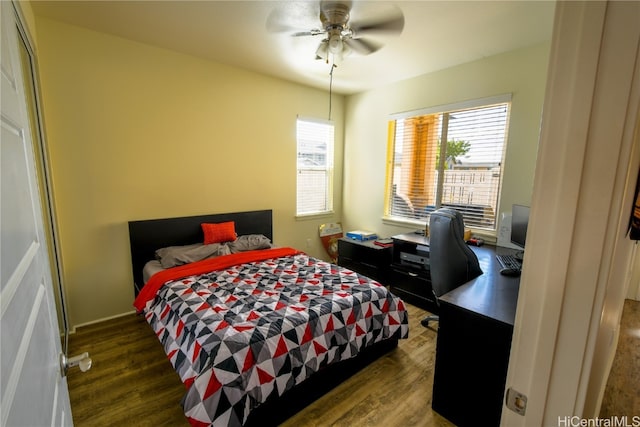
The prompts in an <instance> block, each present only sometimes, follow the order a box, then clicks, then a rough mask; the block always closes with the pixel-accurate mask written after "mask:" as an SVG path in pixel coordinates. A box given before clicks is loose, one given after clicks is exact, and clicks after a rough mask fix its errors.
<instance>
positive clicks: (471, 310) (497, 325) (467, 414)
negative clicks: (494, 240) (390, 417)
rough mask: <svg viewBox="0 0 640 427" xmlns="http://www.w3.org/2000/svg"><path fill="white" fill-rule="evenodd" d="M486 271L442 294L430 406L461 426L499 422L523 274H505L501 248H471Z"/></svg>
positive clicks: (495, 423)
mask: <svg viewBox="0 0 640 427" xmlns="http://www.w3.org/2000/svg"><path fill="white" fill-rule="evenodd" d="M472 249H473V251H474V252H475V253H476V255H477V256H478V260H479V262H480V267H481V268H482V271H483V274H482V275H480V276H478V277H476V278H475V279H473V280H472V281H470V282H469V283H466V284H464V285H462V286H460V287H458V288H456V289H454V290H453V291H451V292H449V293H447V294H445V295H443V296H442V297H440V299H439V301H440V313H439V317H440V321H439V325H438V344H437V349H436V367H435V373H434V381H433V401H432V408H433V409H434V410H435V411H436V412H438V413H439V414H440V415H442V416H444V417H445V418H447V419H448V420H450V421H451V422H453V423H454V424H456V425H457V426H458V427H464V426H477V425H483V426H493V425H495V426H498V425H499V424H500V415H501V412H502V404H503V400H504V399H503V395H504V388H505V382H506V378H507V368H508V365H509V352H510V350H511V337H512V335H513V324H514V320H515V314H516V303H517V299H518V289H519V287H520V278H519V277H508V276H502V275H501V274H500V273H499V271H500V268H501V267H500V264H499V263H498V261H497V260H496V257H495V255H496V252H498V253H514V252H515V251H514V250H511V249H508V248H500V247H498V248H496V247H493V246H482V247H479V248H478V247H473V248H472Z"/></svg>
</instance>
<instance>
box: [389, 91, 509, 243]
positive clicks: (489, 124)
mask: <svg viewBox="0 0 640 427" xmlns="http://www.w3.org/2000/svg"><path fill="white" fill-rule="evenodd" d="M510 100H511V97H510V96H509V95H505V96H500V97H495V98H490V99H484V100H477V101H469V102H464V103H460V104H455V105H449V106H440V107H435V108H428V109H423V110H419V111H413V112H408V113H402V114H398V115H394V116H392V120H390V121H389V132H388V139H389V141H388V151H387V153H388V154H387V157H388V159H387V184H386V185H387V188H386V200H385V217H386V218H388V219H395V220H400V221H402V220H408V221H419V222H425V221H428V218H429V214H430V213H431V212H433V211H434V210H435V209H438V208H440V207H443V206H446V207H453V208H455V209H457V210H459V211H461V212H462V214H463V216H464V219H465V224H466V225H468V226H469V227H473V228H479V229H486V230H495V229H496V215H497V210H498V201H499V200H500V189H501V179H502V169H503V162H504V152H505V148H506V142H507V127H508V121H509V108H510ZM441 153H443V154H442V155H441Z"/></svg>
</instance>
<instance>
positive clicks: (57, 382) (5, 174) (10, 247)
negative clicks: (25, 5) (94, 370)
mask: <svg viewBox="0 0 640 427" xmlns="http://www.w3.org/2000/svg"><path fill="white" fill-rule="evenodd" d="M0 8H1V9H0V32H1V36H2V45H1V50H0V53H1V58H0V79H1V84H2V86H1V93H2V97H1V115H0V127H1V132H2V133H1V136H0V194H1V196H0V305H1V311H0V327H1V331H0V352H1V353H0V392H1V393H0V394H1V396H2V403H1V405H2V406H1V407H0V414H1V415H0V417H1V418H0V425H3V426H20V425H24V426H66V425H69V426H71V425H73V421H72V417H71V406H70V403H69V393H68V389H67V382H66V378H65V376H64V372H63V370H62V368H61V366H60V355H61V354H62V349H61V342H60V335H59V331H60V329H59V327H58V318H57V314H56V305H55V293H54V288H53V279H52V274H51V268H50V265H49V255H48V254H49V251H48V248H47V240H46V235H45V226H44V221H43V215H42V209H41V206H40V199H39V189H38V177H37V173H36V169H35V168H36V165H35V155H34V151H33V144H32V134H31V130H30V127H29V117H28V113H27V111H28V110H27V102H26V95H25V90H24V88H25V86H24V81H23V80H24V79H23V70H22V68H21V67H22V65H21V61H20V53H19V48H18V46H19V43H20V39H19V35H18V30H17V28H18V27H17V24H18V21H17V15H16V12H15V10H14V5H13V3H12V2H7V1H2V2H0Z"/></svg>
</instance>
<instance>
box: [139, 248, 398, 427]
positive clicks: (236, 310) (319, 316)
mask: <svg viewBox="0 0 640 427" xmlns="http://www.w3.org/2000/svg"><path fill="white" fill-rule="evenodd" d="M143 311H144V313H145V317H146V319H147V321H148V322H149V324H150V325H151V327H152V328H153V330H154V331H155V332H156V334H157V336H158V338H159V339H160V341H161V343H162V345H163V346H164V349H165V352H166V353H167V356H168V357H169V360H170V361H171V363H172V364H173V366H174V368H175V370H176V371H177V372H178V374H179V375H180V378H181V379H182V381H183V383H184V384H185V385H186V387H187V392H186V394H185V397H184V399H183V402H182V404H183V407H184V411H185V415H186V416H187V418H188V420H189V422H190V423H191V424H192V425H194V426H200V425H213V426H239V425H242V424H243V423H244V422H245V421H246V419H247V417H248V416H249V413H250V412H251V410H253V409H255V408H256V407H257V406H258V405H260V404H261V403H263V402H264V401H265V400H266V399H267V398H268V397H269V396H272V395H276V396H279V395H282V393H284V392H285V391H287V390H289V389H290V388H292V387H293V386H294V385H296V384H299V383H301V382H302V381H304V380H305V379H306V378H308V377H309V376H310V375H312V374H313V373H314V372H317V371H318V369H320V368H322V367H323V366H326V365H328V364H330V363H333V362H337V361H340V360H345V359H348V358H351V357H354V356H356V355H357V354H358V353H359V352H360V351H361V350H362V349H364V348H365V347H367V346H370V345H372V344H374V343H377V342H380V341H383V340H386V339H390V338H396V339H398V338H407V336H408V331H409V326H408V317H407V312H406V310H405V307H404V304H403V302H402V300H401V299H399V298H397V297H395V296H394V295H392V294H391V293H389V291H388V290H387V289H386V288H385V287H384V286H382V285H380V284H379V283H377V282H376V281H374V280H372V279H369V278H367V277H364V276H361V275H359V274H357V273H355V272H353V271H351V270H348V269H345V268H343V267H339V266H336V265H333V264H330V263H327V262H325V261H322V260H319V259H316V258H312V257H309V256H308V255H305V254H302V253H296V254H293V255H289V256H282V257H278V258H271V259H266V260H261V261H255V262H249V263H243V264H240V265H234V266H230V267H227V268H224V269H222V270H219V271H213V272H210V273H205V274H199V275H192V276H188V277H183V278H180V279H177V280H171V281H169V282H167V283H165V284H164V285H163V286H162V287H161V288H160V289H159V290H158V292H157V295H156V296H155V298H154V299H152V300H150V301H148V302H147V303H146V306H145V308H144V310H143Z"/></svg>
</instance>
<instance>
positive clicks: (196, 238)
mask: <svg viewBox="0 0 640 427" xmlns="http://www.w3.org/2000/svg"><path fill="white" fill-rule="evenodd" d="M272 220H273V218H272V211H271V210H270V209H268V210H260V211H248V212H234V213H221V214H211V215H197V216H188V217H180V218H164V219H150V220H143V221H129V243H130V245H131V266H132V269H133V287H134V291H135V295H138V292H139V291H140V289H141V288H142V286H143V285H144V283H143V280H142V269H143V268H144V265H145V264H146V263H147V262H148V261H150V260H153V259H154V258H155V251H156V250H157V249H160V248H164V247H167V246H178V245H188V244H192V243H201V242H203V241H204V234H203V232H202V227H201V226H200V224H202V223H203V222H208V223H217V222H226V221H235V227H236V233H237V234H238V235H239V236H240V235H244V234H263V235H265V236H267V237H268V238H269V240H271V241H272V242H273V224H272Z"/></svg>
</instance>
